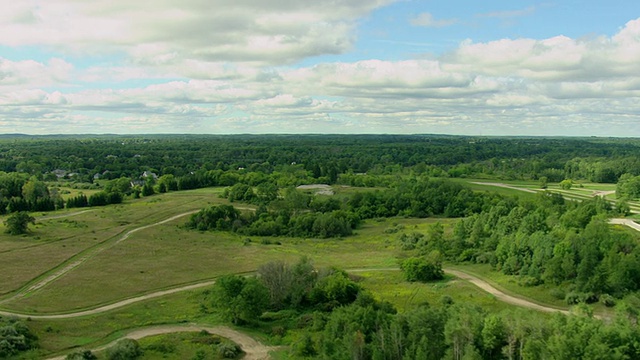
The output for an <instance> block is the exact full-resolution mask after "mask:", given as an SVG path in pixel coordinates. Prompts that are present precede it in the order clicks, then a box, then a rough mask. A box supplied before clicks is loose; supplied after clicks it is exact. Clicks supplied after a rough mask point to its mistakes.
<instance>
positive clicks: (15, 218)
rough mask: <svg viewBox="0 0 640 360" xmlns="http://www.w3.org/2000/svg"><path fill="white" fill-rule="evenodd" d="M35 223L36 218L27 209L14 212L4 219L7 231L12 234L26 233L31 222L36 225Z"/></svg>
mask: <svg viewBox="0 0 640 360" xmlns="http://www.w3.org/2000/svg"><path fill="white" fill-rule="evenodd" d="M35 223H36V219H35V218H34V217H32V216H31V215H29V213H27V212H26V211H20V212H17V213H13V214H11V215H10V216H9V217H8V218H7V219H6V220H5V221H4V225H5V226H6V228H7V229H6V232H7V233H9V234H11V235H21V234H26V233H27V232H28V230H29V228H28V227H29V224H33V225H35Z"/></svg>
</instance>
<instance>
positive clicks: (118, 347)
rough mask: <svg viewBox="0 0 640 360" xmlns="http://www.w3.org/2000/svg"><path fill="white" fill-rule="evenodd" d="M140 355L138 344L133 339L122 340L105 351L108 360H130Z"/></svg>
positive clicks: (140, 350)
mask: <svg viewBox="0 0 640 360" xmlns="http://www.w3.org/2000/svg"><path fill="white" fill-rule="evenodd" d="M141 355H142V349H141V348H140V344H138V342H137V341H135V340H133V339H122V340H120V341H118V342H117V343H116V344H115V345H113V346H112V347H110V348H108V349H107V359H109V360H132V359H136V358H138V357H140V356H141Z"/></svg>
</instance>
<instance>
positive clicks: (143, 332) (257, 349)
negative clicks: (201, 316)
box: [48, 324, 277, 360]
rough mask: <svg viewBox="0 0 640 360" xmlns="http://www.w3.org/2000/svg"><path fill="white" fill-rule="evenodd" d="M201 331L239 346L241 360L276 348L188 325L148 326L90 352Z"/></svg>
mask: <svg viewBox="0 0 640 360" xmlns="http://www.w3.org/2000/svg"><path fill="white" fill-rule="evenodd" d="M202 330H204V331H207V332H208V333H210V334H214V335H218V336H222V337H224V338H227V339H229V340H231V341H233V342H234V343H236V344H238V345H240V347H241V348H242V350H243V351H244V352H245V356H244V357H243V359H245V360H265V359H269V352H270V351H273V350H276V349H277V347H273V346H266V345H264V344H263V343H261V342H259V341H257V340H256V339H254V338H252V337H250V336H249V335H247V334H243V333H241V332H239V331H236V330H233V329H231V328H229V327H226V326H213V327H212V326H204V325H197V324H190V325H161V326H150V327H145V328H139V329H135V330H133V331H132V332H130V333H128V334H126V335H124V336H123V337H121V338H119V339H117V340H114V341H112V342H110V343H109V344H107V345H104V346H101V347H98V348H95V349H92V351H102V350H105V349H107V348H109V347H111V346H113V345H114V344H115V343H116V342H118V341H120V340H122V339H124V338H127V339H134V340H139V339H142V338H145V337H147V336H153V335H162V334H170V333H176V332H199V331H202ZM64 358H65V355H62V356H58V357H53V358H49V359H48V360H64Z"/></svg>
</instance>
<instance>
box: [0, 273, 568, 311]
mask: <svg viewBox="0 0 640 360" xmlns="http://www.w3.org/2000/svg"><path fill="white" fill-rule="evenodd" d="M395 270H398V269H397V268H383V269H380V268H377V269H376V268H373V269H351V270H347V271H348V272H366V271H395ZM444 271H445V272H446V273H447V274H450V275H453V276H456V277H458V278H460V279H462V280H466V281H469V282H470V283H472V284H474V285H476V286H477V287H479V288H480V289H482V290H484V291H486V292H488V293H490V294H492V295H493V296H495V297H496V298H497V299H498V300H500V301H503V302H506V303H508V304H512V305H516V306H521V307H525V308H529V309H533V310H538V311H544V312H561V313H564V314H568V311H566V310H560V309H556V308H552V307H548V306H543V305H539V304H536V303H533V302H531V301H528V300H525V299H522V298H517V297H514V296H511V295H508V294H505V293H504V292H502V291H500V290H498V289H496V288H495V287H493V286H492V285H490V284H489V283H487V282H486V281H484V280H482V279H480V278H477V277H475V276H473V275H470V274H467V273H465V272H463V271H460V270H453V269H444ZM214 283H215V280H208V281H203V282H199V283H196V284H191V285H186V286H181V287H177V288H173V289H168V290H162V291H157V292H154V293H150V294H146V295H141V296H137V297H133V298H130V299H126V300H122V301H119V302H116V303H113V304H109V305H104V306H100V307H97V308H94V309H88V310H82V311H77V312H72V313H66V314H50V315H33V314H21V313H14V312H9V311H0V315H4V316H15V317H19V318H32V319H49V320H50V319H70V318H76V317H80V316H87V315H96V314H100V313H103V312H107V311H110V310H114V309H118V308H121V307H123V306H127V305H130V304H133V303H137V302H140V301H144V300H149V299H153V298H157V297H160V296H164V295H169V294H173V293H177V292H181V291H187V290H193V289H198V288H202V287H206V286H210V285H213V284H214Z"/></svg>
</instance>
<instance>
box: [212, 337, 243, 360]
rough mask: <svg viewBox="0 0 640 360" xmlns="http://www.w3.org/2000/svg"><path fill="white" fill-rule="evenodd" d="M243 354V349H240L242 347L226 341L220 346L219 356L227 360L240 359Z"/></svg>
mask: <svg viewBox="0 0 640 360" xmlns="http://www.w3.org/2000/svg"><path fill="white" fill-rule="evenodd" d="M241 352H242V349H240V346H238V344H235V343H232V342H230V341H225V342H222V343H220V344H218V355H220V356H222V357H223V358H225V359H234V358H236V357H238V355H240V353H241Z"/></svg>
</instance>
